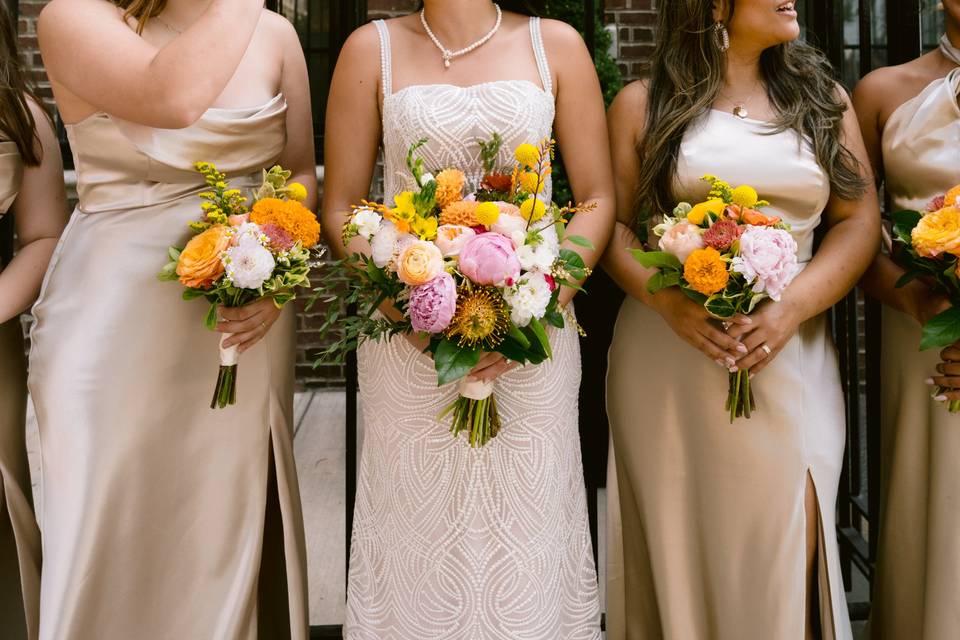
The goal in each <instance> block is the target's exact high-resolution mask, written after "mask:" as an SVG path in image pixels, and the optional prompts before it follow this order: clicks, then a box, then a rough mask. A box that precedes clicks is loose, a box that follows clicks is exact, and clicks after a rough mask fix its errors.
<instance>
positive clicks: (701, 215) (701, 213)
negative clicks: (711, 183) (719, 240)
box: [687, 198, 727, 226]
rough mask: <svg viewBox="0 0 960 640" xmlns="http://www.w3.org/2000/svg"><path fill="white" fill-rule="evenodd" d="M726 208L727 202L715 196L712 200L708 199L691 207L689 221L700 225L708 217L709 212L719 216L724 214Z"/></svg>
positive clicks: (688, 215)
mask: <svg viewBox="0 0 960 640" xmlns="http://www.w3.org/2000/svg"><path fill="white" fill-rule="evenodd" d="M726 208H727V205H726V203H724V201H723V200H721V199H720V198H713V199H711V200H707V201H706V202H701V203H700V204H698V205H697V206H695V207H694V208H693V209H691V210H690V213H688V214H687V222H689V223H690V224H695V225H697V226H700V225H701V224H703V221H704V219H706V217H707V214H708V213H710V214H713V215H714V217H717V218H719V217H720V216H722V215H723V210H724V209H726Z"/></svg>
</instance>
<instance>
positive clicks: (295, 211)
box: [250, 198, 320, 249]
mask: <svg viewBox="0 0 960 640" xmlns="http://www.w3.org/2000/svg"><path fill="white" fill-rule="evenodd" d="M250 222H255V223H257V224H259V225H266V224H274V225H276V226H278V227H280V228H281V229H283V230H284V231H286V232H287V233H289V234H290V237H291V238H293V239H294V240H295V241H298V242H300V244H301V245H302V246H303V247H304V248H305V249H309V248H311V247H313V246H314V245H316V244H317V243H318V242H320V223H319V222H317V216H316V215H315V214H314V213H313V212H312V211H310V210H309V209H307V208H306V207H305V206H303V205H302V204H300V203H299V202H296V201H295V200H280V199H279V198H264V199H263V200H260V201H258V202H257V203H256V204H255V205H253V209H252V210H251V211H250Z"/></svg>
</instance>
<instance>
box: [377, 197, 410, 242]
mask: <svg viewBox="0 0 960 640" xmlns="http://www.w3.org/2000/svg"><path fill="white" fill-rule="evenodd" d="M383 217H384V218H386V219H387V220H389V221H390V222H392V223H393V225H394V226H395V227H396V228H397V229H398V230H399V231H400V233H410V226H411V225H412V224H413V221H414V219H416V217H417V208H416V207H415V206H414V205H413V192H412V191H404V192H403V193H398V194H397V195H396V196H395V197H394V198H393V209H387V210H386V211H385V212H384V214H383Z"/></svg>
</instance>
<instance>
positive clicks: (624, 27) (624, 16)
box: [604, 0, 667, 81]
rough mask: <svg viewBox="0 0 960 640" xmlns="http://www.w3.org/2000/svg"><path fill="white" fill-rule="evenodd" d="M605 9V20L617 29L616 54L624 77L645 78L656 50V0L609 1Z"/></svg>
mask: <svg viewBox="0 0 960 640" xmlns="http://www.w3.org/2000/svg"><path fill="white" fill-rule="evenodd" d="M661 1H667V0H661ZM604 9H605V13H606V15H605V20H606V23H607V24H608V25H613V26H614V27H615V28H616V31H617V37H616V38H615V39H614V46H615V48H616V51H615V52H614V57H615V58H616V59H617V63H618V64H619V65H620V71H621V72H622V73H623V77H624V79H625V80H627V81H630V80H636V79H637V78H640V77H642V76H643V75H644V65H645V64H646V62H647V60H648V59H649V57H650V54H651V53H652V52H653V29H654V27H655V25H656V19H657V15H656V14H657V9H656V1H655V0H606V2H605V3H604Z"/></svg>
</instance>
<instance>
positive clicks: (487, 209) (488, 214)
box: [474, 202, 500, 229]
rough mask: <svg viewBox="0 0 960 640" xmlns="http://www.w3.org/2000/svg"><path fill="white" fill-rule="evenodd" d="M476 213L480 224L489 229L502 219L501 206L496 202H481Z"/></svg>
mask: <svg viewBox="0 0 960 640" xmlns="http://www.w3.org/2000/svg"><path fill="white" fill-rule="evenodd" d="M474 215H475V216H476V217H477V221H478V222H479V223H480V224H482V225H483V226H485V227H486V228H487V229H489V228H490V227H492V226H493V225H495V224H496V223H497V220H499V219H500V207H498V206H497V203H495V202H481V203H480V204H479V205H478V206H477V210H476V212H475V214H474Z"/></svg>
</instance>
